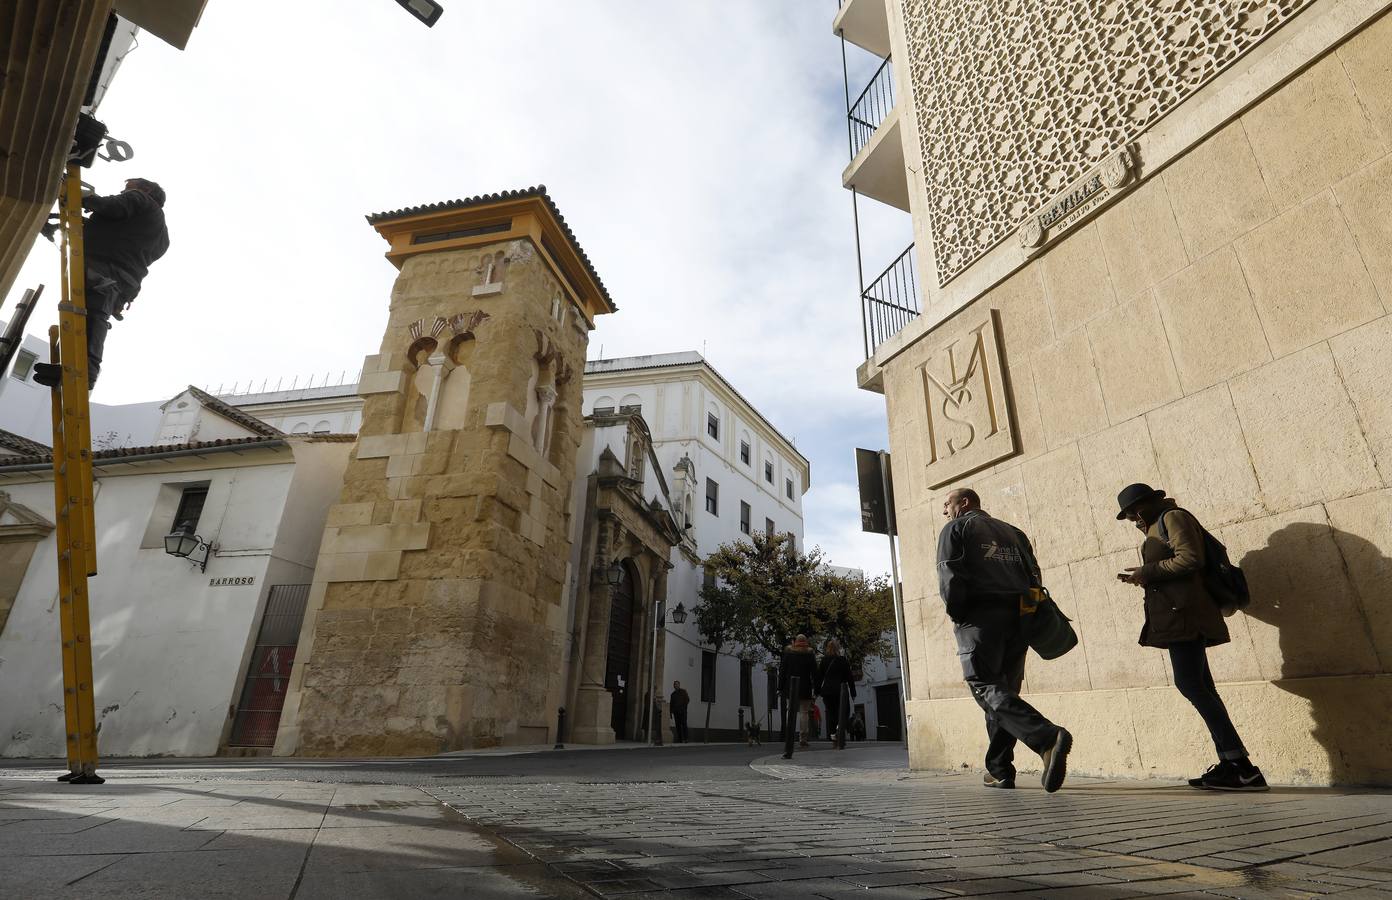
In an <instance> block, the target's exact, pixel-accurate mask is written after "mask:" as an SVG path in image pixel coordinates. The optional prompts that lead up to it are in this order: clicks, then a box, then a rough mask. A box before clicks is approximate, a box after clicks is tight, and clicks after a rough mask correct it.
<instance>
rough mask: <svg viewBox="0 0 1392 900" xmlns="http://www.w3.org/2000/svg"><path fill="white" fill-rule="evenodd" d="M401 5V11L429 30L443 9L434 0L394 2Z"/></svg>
mask: <svg viewBox="0 0 1392 900" xmlns="http://www.w3.org/2000/svg"><path fill="white" fill-rule="evenodd" d="M396 2H397V3H399V4H401V7H402V9H404V10H406V11H407V12H408V13H410V14H411V15H413V16H415V17H416V18H417V19H420V20H421V22H423V23H424V24H425V27H427V28H430V27H432V26H434V24H435V23H436V22H437V21H439V19H440V16H441V15H442V14H443V13H444V11H445V8H444V7H443V6H441V5H440V4H438V3H436V2H435V0H396Z"/></svg>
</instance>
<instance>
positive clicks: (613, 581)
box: [604, 560, 624, 587]
mask: <svg viewBox="0 0 1392 900" xmlns="http://www.w3.org/2000/svg"><path fill="white" fill-rule="evenodd" d="M623 578H624V570H623V564H622V563H620V562H619V561H618V560H615V561H614V562H611V563H610V564H609V568H607V569H605V570H604V580H605V581H607V582H609V586H610V587H618V586H619V584H620V583H621V582H622V581H623Z"/></svg>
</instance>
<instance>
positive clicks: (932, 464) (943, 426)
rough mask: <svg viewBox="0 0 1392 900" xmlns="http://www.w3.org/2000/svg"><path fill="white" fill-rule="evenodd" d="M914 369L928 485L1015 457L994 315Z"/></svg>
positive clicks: (940, 346)
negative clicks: (920, 395) (920, 398)
mask: <svg viewBox="0 0 1392 900" xmlns="http://www.w3.org/2000/svg"><path fill="white" fill-rule="evenodd" d="M917 368H918V376H919V379H920V380H921V382H922V388H923V404H924V406H923V410H924V422H925V425H926V426H927V434H925V435H924V436H923V437H924V438H926V443H927V445H928V446H927V452H926V453H925V454H924V458H925V465H926V466H927V469H928V476H929V477H928V480H929V482H930V484H929V486H930V487H938V486H940V485H943V484H947V483H948V482H950V481H952V480H954V479H957V478H961V477H962V476H964V475H970V474H971V473H972V472H975V471H978V470H979V469H982V468H985V467H986V466H989V465H991V464H992V463H995V462H997V461H999V460H1001V459H1004V458H1006V457H1007V456H1010V455H1012V454H1014V453H1015V450H1016V447H1015V434H1014V430H1013V429H1012V427H1011V420H1010V409H1009V407H1008V406H1007V403H1008V392H1007V390H1006V380H1005V372H1004V370H1003V369H1002V358H1001V352H1000V340H999V319H998V313H997V312H995V311H994V310H991V311H987V313H986V315H985V316H984V320H983V321H981V324H979V325H976V326H975V327H974V328H971V329H970V330H968V331H967V332H966V333H965V334H963V333H961V332H958V335H957V336H956V337H954V338H952V339H951V340H950V341H949V342H946V343H943V344H940V345H939V346H938V347H936V348H935V349H933V350H932V351H931V352H929V353H928V354H927V356H926V357H924V358H923V361H922V362H921V363H919V364H918V366H917Z"/></svg>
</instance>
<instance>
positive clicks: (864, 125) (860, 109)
mask: <svg viewBox="0 0 1392 900" xmlns="http://www.w3.org/2000/svg"><path fill="white" fill-rule="evenodd" d="M892 109H894V67H893V66H891V65H890V64H889V57H885V61H884V62H882V63H880V67H879V68H878V69H876V70H875V74H874V75H872V76H871V77H870V83H869V84H867V85H866V86H865V90H863V91H861V92H860V96H859V97H857V98H856V99H855V102H854V103H851V104H850V105H849V108H848V109H847V111H846V129H847V133H848V135H849V139H850V144H851V159H855V158H856V154H857V153H859V152H860V151H861V149H862V148H863V147H864V146H865V145H866V144H868V143H869V142H870V138H871V137H873V136H874V134H875V130H876V129H878V128H879V127H880V124H881V123H882V122H884V120H885V119H886V118H887V117H888V116H889V112H890V110H892Z"/></svg>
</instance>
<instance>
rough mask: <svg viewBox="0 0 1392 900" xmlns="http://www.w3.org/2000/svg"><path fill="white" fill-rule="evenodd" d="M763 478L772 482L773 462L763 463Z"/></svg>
mask: <svg viewBox="0 0 1392 900" xmlns="http://www.w3.org/2000/svg"><path fill="white" fill-rule="evenodd" d="M764 480H765V481H767V482H768V483H769V484H773V463H771V462H765V463H764Z"/></svg>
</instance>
